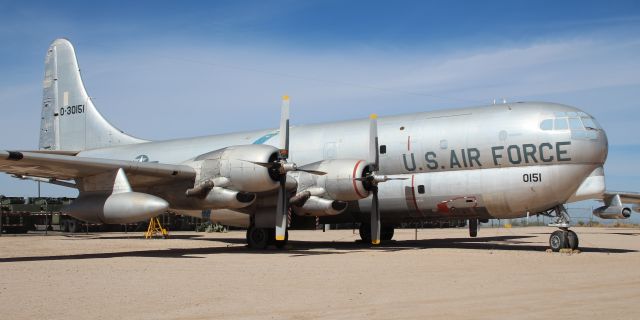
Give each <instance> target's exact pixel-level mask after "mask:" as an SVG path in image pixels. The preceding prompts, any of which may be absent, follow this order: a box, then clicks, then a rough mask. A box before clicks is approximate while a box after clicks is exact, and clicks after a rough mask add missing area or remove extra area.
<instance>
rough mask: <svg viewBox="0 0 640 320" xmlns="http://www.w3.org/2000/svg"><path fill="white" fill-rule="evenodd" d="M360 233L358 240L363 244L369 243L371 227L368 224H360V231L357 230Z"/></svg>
mask: <svg viewBox="0 0 640 320" xmlns="http://www.w3.org/2000/svg"><path fill="white" fill-rule="evenodd" d="M358 231H359V233H360V239H362V241H363V242H366V243H371V225H370V224H368V223H361V224H360V229H359V230H358Z"/></svg>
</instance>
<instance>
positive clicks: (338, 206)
mask: <svg viewBox="0 0 640 320" xmlns="http://www.w3.org/2000/svg"><path fill="white" fill-rule="evenodd" d="M345 209H347V203H346V202H344V201H339V200H330V199H324V198H320V197H316V196H311V197H309V199H307V200H306V201H305V202H304V205H302V206H300V207H298V206H293V211H294V212H295V213H296V214H297V215H299V216H314V217H324V216H335V215H338V214H341V213H342V212H344V210H345Z"/></svg>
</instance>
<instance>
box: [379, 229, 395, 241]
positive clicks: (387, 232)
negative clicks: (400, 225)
mask: <svg viewBox="0 0 640 320" xmlns="http://www.w3.org/2000/svg"><path fill="white" fill-rule="evenodd" d="M394 232H395V229H394V228H393V227H389V226H382V229H381V230H380V240H382V241H390V240H391V239H393V234H394Z"/></svg>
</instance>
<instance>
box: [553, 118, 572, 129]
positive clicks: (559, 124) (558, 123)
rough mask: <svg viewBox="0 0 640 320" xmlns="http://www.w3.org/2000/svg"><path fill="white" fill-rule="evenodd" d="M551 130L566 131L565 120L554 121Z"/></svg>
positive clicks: (567, 127)
mask: <svg viewBox="0 0 640 320" xmlns="http://www.w3.org/2000/svg"><path fill="white" fill-rule="evenodd" d="M553 128H554V129H555V130H567V129H569V126H568V125H567V118H560V119H556V121H555V123H554V125H553Z"/></svg>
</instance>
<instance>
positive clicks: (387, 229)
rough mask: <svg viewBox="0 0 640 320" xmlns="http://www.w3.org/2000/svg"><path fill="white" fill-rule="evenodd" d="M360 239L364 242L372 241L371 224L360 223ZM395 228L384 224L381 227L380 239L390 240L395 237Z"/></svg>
mask: <svg viewBox="0 0 640 320" xmlns="http://www.w3.org/2000/svg"><path fill="white" fill-rule="evenodd" d="M358 231H359V232H360V239H361V240H362V241H363V242H366V243H371V224H369V223H366V222H363V223H361V224H360V229H359V230H358ZM394 232H395V228H394V227H393V226H389V225H382V226H381V227H380V240H382V241H389V240H391V239H393V234H394Z"/></svg>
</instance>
